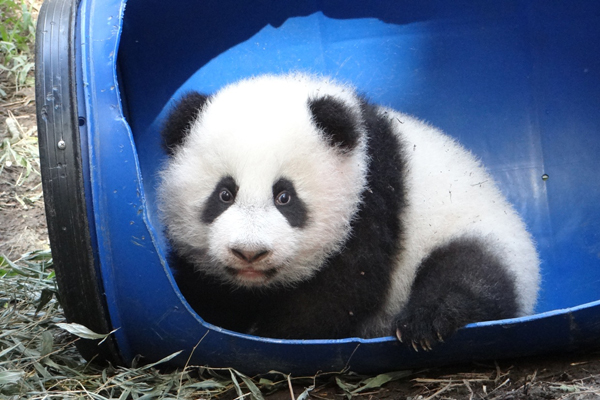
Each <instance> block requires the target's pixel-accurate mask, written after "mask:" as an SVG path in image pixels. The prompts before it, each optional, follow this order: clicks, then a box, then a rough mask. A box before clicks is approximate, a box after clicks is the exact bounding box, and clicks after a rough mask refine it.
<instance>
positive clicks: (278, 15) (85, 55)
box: [36, 0, 600, 374]
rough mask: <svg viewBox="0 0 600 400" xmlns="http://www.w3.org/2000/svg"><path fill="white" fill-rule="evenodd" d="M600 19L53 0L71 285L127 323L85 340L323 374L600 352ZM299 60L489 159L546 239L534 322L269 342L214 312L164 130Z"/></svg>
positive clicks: (491, 10) (538, 10) (49, 53)
mask: <svg viewBox="0 0 600 400" xmlns="http://www.w3.org/2000/svg"><path fill="white" fill-rule="evenodd" d="M599 21H600V2H596V1H586V0H575V1H552V2H549V1H545V0H520V1H516V0H507V1H497V2H491V1H486V2H482V1H478V0H463V1H456V2H448V1H443V0H439V1H428V0H426V1H397V0H385V1H382V0H328V1H315V0H310V1H279V0H257V1H249V2H239V1H227V0H207V1H164V0H143V1H142V0H129V1H127V2H126V1H125V0H81V1H80V2H78V1H73V0H71V1H68V0H46V3H45V4H44V6H43V8H42V11H41V13H40V19H39V25H38V26H39V27H38V49H37V55H38V59H37V67H36V68H37V102H38V105H37V106H38V120H39V123H40V128H39V129H40V150H41V158H42V172H43V174H44V193H45V197H46V202H47V209H48V220H49V228H50V239H51V244H52V248H53V253H54V258H55V264H56V270H57V276H58V283H59V289H60V291H61V296H62V298H63V305H64V308H65V312H66V314H67V317H68V319H69V320H71V321H74V322H79V323H83V324H85V325H87V326H89V327H92V328H94V329H96V330H98V331H104V332H108V331H110V330H112V329H115V328H118V330H117V331H116V332H115V333H114V334H113V337H112V340H110V341H108V342H105V343H103V344H102V345H101V346H100V347H98V346H97V345H96V343H94V342H84V343H82V344H81V345H80V350H81V351H82V353H83V354H84V355H85V356H86V357H88V358H91V357H93V356H94V355H95V354H96V353H100V356H101V358H104V359H108V360H112V361H115V362H120V363H124V364H130V363H131V362H132V360H133V359H134V357H136V356H137V355H141V356H143V359H144V360H146V361H156V360H159V359H162V358H163V357H166V356H168V355H170V354H172V353H175V352H177V351H180V350H183V352H182V353H181V354H180V355H179V356H178V357H176V358H174V359H172V360H171V361H170V363H171V364H173V365H179V366H181V365H184V364H185V363H186V362H187V360H188V358H190V357H191V358H190V361H189V362H190V363H191V364H197V365H210V366H213V367H224V366H227V367H234V368H236V369H238V370H241V371H243V372H246V373H249V374H253V373H257V372H266V371H269V370H273V369H274V370H279V371H284V372H293V373H295V374H305V373H309V374H312V373H315V372H316V371H332V370H341V369H343V368H346V367H348V368H350V369H352V370H354V371H357V372H370V373H374V372H378V371H384V370H397V369H404V368H413V367H420V366H432V365H441V364H448V363H457V362H464V361H471V360H483V359H496V358H503V357H515V356H527V355H533V354H541V353H549V352H558V351H571V350H575V349H582V348H589V347H590V346H594V345H596V346H597V345H598V343H599V342H600V300H599V299H600V23H599ZM295 70H300V71H305V72H312V73H318V74H325V75H330V76H333V77H335V78H338V79H339V80H341V81H347V82H351V83H353V84H354V85H356V86H357V87H358V89H359V90H360V91H361V92H363V93H365V94H366V96H367V97H368V98H369V99H371V100H372V101H373V102H375V103H379V104H383V105H387V106H391V107H393V108H396V109H399V110H402V111H404V112H407V113H411V114H414V115H415V116H417V117H419V118H421V119H424V120H426V121H428V122H430V123H431V124H433V125H435V126H437V127H439V128H441V129H442V130H444V131H445V132H447V133H448V134H450V135H452V136H454V137H456V138H457V139H459V141H460V142H461V143H463V144H464V145H465V146H466V147H467V148H469V149H470V150H471V151H472V152H473V153H475V154H476V155H477V156H479V157H480V158H481V159H482V160H483V163H484V164H485V165H486V166H487V167H488V169H489V171H490V173H491V174H492V175H493V176H494V178H495V179H496V180H497V182H498V184H499V186H500V188H501V190H502V191H503V192H504V194H505V195H506V196H507V197H508V199H509V200H510V201H511V202H512V203H513V204H514V206H515V208H516V209H517V210H518V211H519V212H520V213H521V215H522V216H523V217H524V219H525V221H526V223H527V225H528V226H529V228H530V230H531V232H532V234H533V236H534V237H535V240H536V242H537V246H538V249H539V252H540V255H541V259H542V275H543V282H542V290H541V296H540V300H539V303H538V305H537V308H536V312H537V314H536V315H533V316H529V317H525V318H518V319H511V320H503V321H493V322H485V323H477V324H471V325H469V326H468V327H466V328H464V329H461V330H459V332H458V333H457V334H456V335H455V336H453V337H452V338H451V339H450V340H448V341H447V342H446V343H444V344H443V345H440V346H438V347H436V348H435V349H434V351H431V352H427V353H424V352H419V353H415V352H414V351H412V350H409V349H408V348H406V347H405V346H402V345H399V344H398V343H396V340H395V339H393V338H391V337H385V338H377V339H369V340H364V339H359V338H347V339H342V340H306V341H304V340H274V339H265V338H260V337H255V336H250V335H244V334H240V333H236V332H230V331H226V330H223V329H220V328H219V327H215V326H212V325H210V324H207V323H205V322H203V321H202V319H201V317H200V316H198V315H197V314H196V313H195V312H194V311H193V310H192V309H191V308H190V307H189V306H188V305H187V303H186V301H185V299H184V298H183V297H182V295H181V293H180V292H179V290H178V288H177V286H176V284H175V282H174V280H173V276H172V274H171V272H170V269H169V266H168V265H167V262H166V260H165V254H166V253H167V251H168V248H167V243H166V240H165V237H164V234H163V227H162V226H161V224H160V222H159V219H158V217H157V208H156V201H155V194H156V193H155V188H156V184H157V176H156V175H157V171H158V169H159V168H160V165H161V163H162V162H163V161H164V160H165V157H166V156H165V154H164V153H163V150H162V149H161V147H160V139H159V127H160V126H161V123H162V121H163V119H164V117H165V115H166V111H167V110H168V109H169V106H170V105H171V104H172V103H171V101H172V100H173V99H176V98H178V97H179V96H180V94H181V93H182V92H185V91H187V90H191V89H194V90H199V91H203V92H206V93H212V92H214V91H216V90H218V89H219V88H221V87H223V86H224V85H226V84H228V83H230V82H233V81H236V80H238V79H240V78H245V77H248V76H252V75H257V74H262V73H280V72H288V71H295ZM60 141H62V142H63V143H62V144H61V145H58V143H59V142H60ZM191 353H193V354H191Z"/></svg>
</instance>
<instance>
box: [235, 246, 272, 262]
mask: <svg viewBox="0 0 600 400" xmlns="http://www.w3.org/2000/svg"><path fill="white" fill-rule="evenodd" d="M231 252H232V253H233V255H234V256H236V257H237V258H239V259H240V260H242V261H245V262H247V263H253V262H257V261H260V260H262V259H263V258H265V257H266V256H268V255H269V250H266V249H260V250H244V249H236V248H232V249H231Z"/></svg>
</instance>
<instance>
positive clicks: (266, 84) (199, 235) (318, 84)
mask: <svg viewBox="0 0 600 400" xmlns="http://www.w3.org/2000/svg"><path fill="white" fill-rule="evenodd" d="M322 98H333V99H335V100H336V101H337V102H338V103H340V104H343V105H344V107H345V111H346V112H347V113H348V116H350V117H352V119H355V120H356V122H355V123H354V124H353V129H354V131H355V133H356V134H357V138H356V141H355V143H353V144H352V145H351V146H344V144H343V143H342V144H340V143H332V141H331V140H327V139H326V138H324V133H323V129H321V128H322V127H320V126H318V124H316V123H315V118H314V116H313V115H311V109H310V108H309V106H308V105H307V102H309V101H310V100H311V99H322ZM365 104H366V102H365V100H364V99H363V98H362V97H361V96H359V95H358V94H357V93H356V92H355V90H354V89H353V88H352V87H351V86H348V85H344V84H340V83H338V82H335V81H332V80H330V79H327V78H321V77H315V76H309V75H304V74H291V75H283V76H274V75H267V76H260V77H255V78H252V79H247V80H243V81H240V82H238V83H235V84H232V85H230V86H227V87H225V88H224V89H222V90H220V91H219V92H217V93H216V94H214V95H212V96H211V97H209V98H208V100H207V101H206V103H204V104H203V105H202V107H201V110H198V112H197V114H195V115H194V116H193V118H191V119H190V122H189V123H188V124H186V125H185V129H184V132H182V138H181V139H180V140H178V141H177V142H176V143H175V144H174V145H172V146H171V148H170V150H171V153H172V154H171V157H170V159H169V162H168V163H167V164H166V165H165V167H164V169H163V170H162V171H161V180H160V186H159V198H160V210H161V214H162V220H163V221H164V224H165V226H166V232H167V235H168V237H169V239H170V241H171V244H172V246H173V248H174V250H175V253H176V254H177V257H179V258H180V259H183V260H185V262H186V263H187V266H185V268H188V269H189V268H192V269H194V271H197V272H199V273H202V274H205V275H203V276H206V277H212V278H213V279H215V280H216V281H218V282H224V283H225V284H226V285H229V288H230V290H231V291H232V292H236V291H239V290H240V289H239V288H242V289H241V290H246V289H249V290H248V293H251V294H250V295H253V294H252V293H257V290H254V289H259V290H258V292H260V293H268V292H269V291H274V292H275V291H277V290H285V291H286V292H285V293H286V294H285V296H287V297H285V296H284V297H276V298H277V299H280V298H285V299H288V298H290V299H293V298H294V292H293V291H294V290H296V288H298V287H299V289H297V290H299V291H301V290H305V289H303V287H304V286H306V285H304V286H302V284H303V283H304V282H312V281H315V280H316V279H318V276H319V274H323V272H322V270H323V269H325V268H328V263H329V261H328V260H330V259H331V257H335V256H337V255H339V254H343V253H344V252H345V251H347V250H348V248H347V246H348V241H349V239H350V238H352V237H353V236H356V235H358V233H357V232H354V231H353V230H352V229H353V224H354V222H355V220H356V219H357V218H360V217H357V216H358V212H359V210H360V208H361V207H363V205H364V204H363V203H364V200H365V196H370V195H371V189H372V188H371V187H370V186H369V183H368V182H369V179H372V180H377V179H378V176H373V172H372V171H371V170H370V168H371V164H373V158H376V157H378V154H369V146H370V144H369V143H370V140H374V139H372V138H371V137H370V136H369V135H370V134H371V133H370V132H369V129H370V128H368V127H367V125H366V124H367V123H366V122H365V121H364V120H363V117H362V114H363V113H364V110H365V107H366V106H365ZM373 110H375V111H374V112H375V113H377V114H378V115H377V118H379V119H380V121H387V122H385V124H387V125H386V127H387V128H386V129H388V130H390V131H391V133H392V134H393V135H394V136H395V138H396V139H397V144H398V148H395V149H391V150H389V151H391V152H395V153H397V154H398V155H399V157H400V158H401V159H402V160H401V162H402V166H399V167H398V168H399V171H401V173H402V175H403V176H402V185H403V190H402V192H403V193H398V196H403V203H402V206H401V207H399V209H398V213H397V218H398V221H399V223H400V225H401V227H402V232H401V234H399V235H398V236H399V237H398V238H397V239H398V249H397V250H396V251H395V252H394V254H393V256H392V257H391V260H390V262H391V263H392V264H393V265H392V266H391V267H390V269H389V271H390V274H389V275H390V276H388V277H386V278H385V280H387V281H388V282H389V287H387V288H386V290H385V291H383V292H381V293H373V296H379V297H383V299H382V300H381V304H380V306H378V308H377V309H372V310H370V312H369V315H368V317H364V318H363V320H362V321H360V322H359V323H358V325H357V328H356V330H355V331H352V332H348V334H351V335H363V336H378V335H387V334H390V333H391V332H393V330H392V325H393V323H394V321H395V319H397V318H398V315H400V314H402V312H403V308H404V307H405V306H406V304H407V301H408V299H409V296H410V294H411V290H412V288H413V285H414V281H415V276H416V274H417V271H418V269H419V267H420V265H421V264H422V263H423V262H424V260H426V259H427V258H428V257H429V256H430V255H431V254H432V252H433V251H434V250H435V249H438V248H440V247H443V246H444V245H447V244H449V243H453V242H454V241H459V242H460V240H472V241H473V242H476V243H478V246H479V244H480V245H481V247H482V249H483V250H482V251H483V252H485V254H486V257H488V258H489V259H494V260H496V259H497V260H501V261H499V263H500V264H501V266H500V268H503V269H504V272H503V273H506V275H507V276H508V281H510V282H513V283H514V294H515V296H516V298H515V299H514V300H515V303H516V315H525V314H529V313H531V312H533V308H534V305H535V301H536V297H537V291H538V285H539V279H540V278H539V260H538V256H537V253H536V250H535V246H534V244H533V241H532V238H531V237H530V235H529V233H528V232H527V230H526V228H525V226H524V223H523V222H522V221H521V219H520V218H519V216H518V215H517V214H516V212H515V211H514V209H513V207H512V206H511V205H510V204H509V203H508V202H507V201H506V200H505V199H504V197H503V196H502V194H501V193H500V191H499V189H498V188H497V187H496V185H495V184H494V182H493V180H492V178H491V176H490V175H489V174H488V173H487V172H486V171H485V169H484V168H483V167H482V166H481V164H480V162H479V161H478V160H477V159H476V158H475V157H474V156H473V155H472V154H471V153H470V152H469V151H467V150H465V149H464V148H463V147H461V146H460V145H459V144H458V143H457V142H456V141H455V140H454V139H452V138H450V137H449V136H447V135H445V134H443V133H442V132H440V131H439V130H437V129H435V128H433V127H431V126H429V125H427V124H425V123H423V122H421V121H418V120H417V119H415V118H413V117H410V116H407V115H404V114H402V113H399V112H396V111H394V110H391V109H386V108H383V107H374V108H373ZM172 118H173V117H172ZM377 162H381V161H379V160H378V161H377ZM383 162H384V163H389V162H390V161H389V160H384V161H383ZM223 177H229V178H233V181H235V183H236V185H237V186H238V189H236V190H237V192H236V193H235V201H234V202H233V203H232V204H231V205H228V206H227V208H226V209H224V211H222V213H220V214H218V216H217V217H216V218H215V219H214V221H213V220H211V221H210V223H205V222H203V221H202V218H200V217H199V215H200V214H201V212H202V209H203V207H206V204H207V202H209V201H211V200H210V198H211V196H213V197H214V196H215V193H216V192H215V190H216V189H215V187H216V186H217V185H218V184H219V182H220V181H221V180H222V179H223ZM229 178H228V179H229ZM281 178H286V179H289V180H290V181H292V182H293V188H294V189H295V195H296V197H297V198H299V199H301V200H302V201H303V202H304V203H303V206H304V207H305V209H306V210H308V213H307V218H306V221H304V223H303V225H302V226H301V227H298V226H292V224H290V221H291V220H290V219H288V218H286V217H285V216H284V215H283V214H282V213H281V212H280V210H279V209H278V208H277V207H276V206H275V204H274V196H276V195H277V194H276V193H273V191H274V189H273V187H274V186H273V185H274V182H277V181H278V180H279V179H281ZM371 182H373V181H371ZM386 196H390V195H389V194H386ZM362 223H366V222H365V221H362ZM373 223H379V222H376V221H374V222H373ZM357 239H360V238H357ZM369 240H374V239H373V238H372V237H371V238H369ZM232 249H241V250H242V252H248V254H255V253H256V252H259V251H268V252H269V253H268V254H267V256H265V257H262V258H260V259H258V260H257V261H256V262H251V263H250V262H248V261H247V260H245V259H242V258H240V257H239V256H236V254H234V253H232ZM365 257H368V255H365ZM232 271H235V272H232ZM360 272H361V274H362V275H365V272H364V271H360ZM367 275H368V274H367ZM357 280H360V278H357ZM349 282H352V281H349ZM352 285H353V284H349V286H352ZM356 285H357V286H358V285H359V283H357V284H356ZM282 287H283V288H285V289H280V288H282ZM243 288H246V289H243ZM219 290H220V289H219ZM306 290H308V289H306ZM349 290H352V287H349ZM299 293H300V292H299ZM259 295H260V294H259ZM259 295H257V296H259ZM224 296H225V297H226V296H227V294H225V295H224ZM313 297H314V295H312V294H311V297H310V299H312V298H313ZM335 298H336V297H335V296H329V297H327V300H326V301H329V302H331V301H335ZM332 299H334V300H332ZM223 301H227V299H224V300H223ZM269 301H272V300H269ZM314 301H315V302H318V301H320V299H318V298H314ZM323 301H325V300H323ZM340 301H341V300H340ZM305 303H306V301H305ZM260 304H264V303H260ZM294 310H296V309H294ZM288 311H289V310H288ZM231 312H233V313H234V312H235V311H234V310H232V311H231ZM298 312H299V313H301V312H302V311H301V310H298ZM348 312H349V313H350V315H353V311H352V310H349V311H348ZM516 315H515V316H516ZM323 318H324V319H326V318H327V317H326V316H325V317H323ZM298 319H299V320H302V321H304V320H310V316H308V317H306V318H298ZM332 319H335V317H333V316H332ZM281 323H282V324H284V323H285V322H281ZM317 323H318V322H316V321H315V324H317ZM306 324H307V325H310V323H306ZM353 326H354V325H353ZM290 329H292V328H290ZM294 329H298V328H297V327H295V328H294ZM398 329H399V330H401V329H402V327H399V328H398ZM251 330H252V329H251ZM257 332H258V333H261V332H262V331H261V330H260V329H258V331H257ZM264 332H266V334H267V335H270V333H269V330H268V329H265V330H264ZM340 332H344V331H343V330H342V331H340ZM274 335H277V333H274ZM332 335H333V334H332ZM399 335H400V333H399ZM308 336H310V335H308ZM438 336H439V335H438ZM416 339H417V340H418V339H419V337H417V338H416ZM424 340H425V342H426V343H427V341H428V339H427V338H425V339H424ZM423 346H424V347H427V345H426V344H423Z"/></svg>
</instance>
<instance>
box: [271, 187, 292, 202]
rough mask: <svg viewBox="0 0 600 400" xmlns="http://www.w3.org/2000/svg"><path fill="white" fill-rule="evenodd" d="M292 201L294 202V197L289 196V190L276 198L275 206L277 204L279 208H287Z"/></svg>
mask: <svg viewBox="0 0 600 400" xmlns="http://www.w3.org/2000/svg"><path fill="white" fill-rule="evenodd" d="M291 200H292V196H291V195H290V194H289V192H288V191H287V190H284V191H283V192H281V193H279V194H278V195H277V196H275V204H277V205H278V206H285V205H286V204H288V203H289V202H290V201H291Z"/></svg>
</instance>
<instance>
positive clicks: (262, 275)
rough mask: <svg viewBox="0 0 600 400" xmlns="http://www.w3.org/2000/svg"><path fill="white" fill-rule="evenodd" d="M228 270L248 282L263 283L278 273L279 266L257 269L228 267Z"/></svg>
mask: <svg viewBox="0 0 600 400" xmlns="http://www.w3.org/2000/svg"><path fill="white" fill-rule="evenodd" d="M225 269H226V270H227V272H228V273H229V274H230V275H232V276H234V277H236V278H237V279H239V280H241V281H243V282H248V283H261V282H266V281H269V280H271V279H272V278H273V277H274V276H275V275H277V272H278V270H277V268H269V269H264V270H263V269H256V268H253V267H244V268H233V267H226V268H225Z"/></svg>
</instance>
